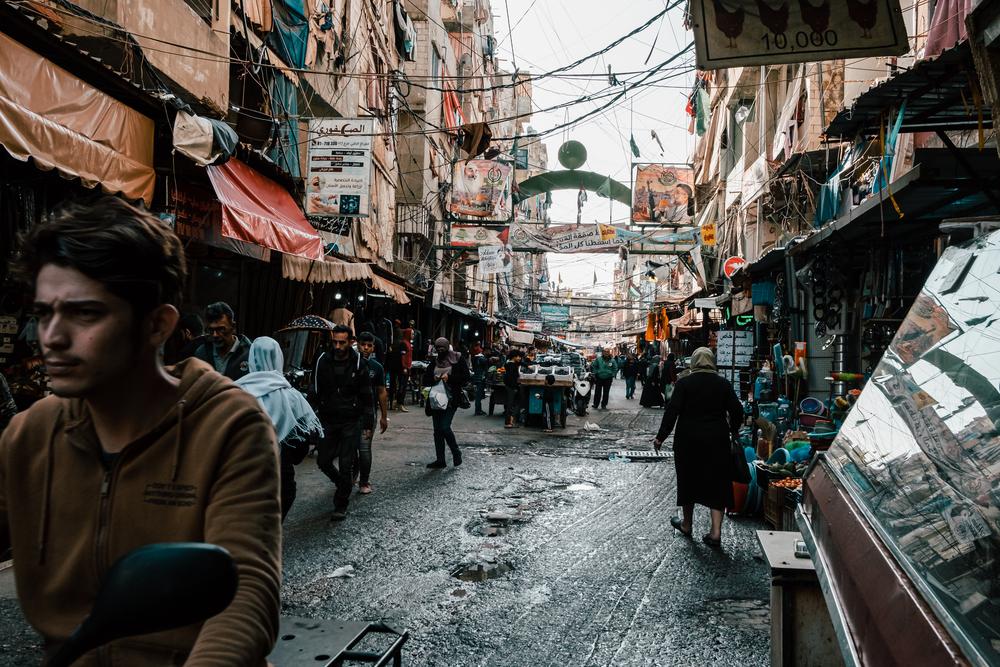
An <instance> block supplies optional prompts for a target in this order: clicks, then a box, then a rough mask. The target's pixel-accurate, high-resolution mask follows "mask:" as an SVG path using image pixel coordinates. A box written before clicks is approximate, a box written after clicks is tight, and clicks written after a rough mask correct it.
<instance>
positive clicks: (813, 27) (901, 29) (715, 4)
mask: <svg viewBox="0 0 1000 667" xmlns="http://www.w3.org/2000/svg"><path fill="white" fill-rule="evenodd" d="M690 11H691V21H692V23H693V30H694V43H695V53H696V64H697V67H698V69H702V70H712V69H722V68H726V67H742V66H745V65H773V64H778V63H802V62H810V61H814V60H836V59H838V58H861V57H865V56H899V55H903V54H904V53H906V52H907V51H908V50H909V43H908V41H907V36H906V26H905V25H904V24H903V14H902V12H901V11H900V9H899V0H691V10H690Z"/></svg>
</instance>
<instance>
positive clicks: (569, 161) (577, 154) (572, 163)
mask: <svg viewBox="0 0 1000 667" xmlns="http://www.w3.org/2000/svg"><path fill="white" fill-rule="evenodd" d="M586 161H587V147H586V146H584V145H583V144H581V143H580V142H579V141H575V140H573V139H570V140H569V141H567V142H566V143H564V144H563V145H562V146H560V147H559V164H561V165H562V166H564V167H566V168H567V169H579V168H580V167H582V166H583V164H584V163H585V162H586Z"/></svg>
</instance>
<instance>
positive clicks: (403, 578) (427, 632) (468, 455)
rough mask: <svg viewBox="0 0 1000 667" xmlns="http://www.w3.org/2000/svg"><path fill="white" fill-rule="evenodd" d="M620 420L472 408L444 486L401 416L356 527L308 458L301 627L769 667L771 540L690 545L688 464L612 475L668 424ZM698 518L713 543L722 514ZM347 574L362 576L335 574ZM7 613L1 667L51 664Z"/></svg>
mask: <svg viewBox="0 0 1000 667" xmlns="http://www.w3.org/2000/svg"><path fill="white" fill-rule="evenodd" d="M610 408H611V409H610V410H608V411H596V412H595V411H592V412H591V415H590V416H589V417H588V418H587V420H589V421H591V422H594V423H597V424H598V425H600V426H601V427H602V430H601V431H596V432H592V431H585V430H583V429H582V427H583V422H584V420H579V419H576V418H575V417H572V416H571V417H570V420H569V424H568V427H567V429H566V430H565V431H560V430H558V429H557V431H556V433H555V434H553V435H550V436H545V434H543V433H542V432H541V430H540V429H537V428H530V427H527V428H520V429H516V430H514V431H509V430H505V429H504V428H503V422H502V419H501V418H500V417H499V416H497V417H492V418H490V417H474V416H472V413H471V410H470V411H460V413H459V416H458V418H457V419H456V423H455V426H456V428H455V430H456V433H457V436H458V441H459V443H460V444H461V445H462V446H463V449H464V452H465V463H464V464H463V465H462V466H461V467H460V468H458V469H455V468H452V467H451V466H449V467H448V468H447V469H446V470H440V471H438V470H434V471H432V470H427V469H425V468H424V464H425V463H426V462H428V461H430V460H432V459H433V444H432V436H431V428H430V419H429V418H428V417H425V416H424V414H423V411H422V409H420V408H412V409H411V412H409V413H406V414H402V413H391V415H390V417H391V424H390V430H389V432H388V433H386V434H385V435H384V436H376V441H375V445H374V447H375V451H374V457H375V464H374V469H373V473H372V484H373V486H374V488H375V492H374V493H373V494H371V495H369V496H360V495H355V496H354V497H353V498H352V503H351V507H350V510H349V516H348V518H347V520H346V521H344V522H342V523H339V524H332V523H331V522H330V521H329V514H330V511H331V509H332V485H331V484H330V483H329V481H328V480H327V479H326V478H325V477H324V476H323V475H322V473H320V472H319V471H318V470H316V467H315V461H314V459H312V458H309V459H307V460H306V461H305V462H303V463H302V465H300V466H299V467H298V479H299V498H298V500H297V502H296V504H295V506H294V508H293V509H292V512H291V514H290V515H289V517H288V520H287V522H286V524H285V563H284V572H285V583H284V587H283V590H282V598H283V599H282V604H283V611H284V613H285V614H288V615H294V616H307V617H315V618H340V619H351V620H379V621H384V622H386V623H389V624H390V625H392V626H395V627H399V628H406V629H408V630H409V631H410V633H411V638H410V640H409V642H408V643H407V645H406V646H405V648H404V664H412V665H448V666H453V665H454V666H463V667H464V666H466V665H470V666H471V665H491V666H492V665H511V666H513V665H741V666H750V665H764V664H766V663H767V661H768V650H769V641H768V631H767V623H768V611H767V597H768V573H767V568H766V566H765V564H764V562H763V560H762V557H761V556H760V550H759V547H758V546H757V542H756V538H755V536H754V534H753V531H754V530H755V529H757V528H761V527H762V526H761V525H760V524H758V523H756V522H750V521H747V520H737V521H731V520H728V519H727V520H726V523H725V525H724V529H723V542H724V548H723V551H722V552H721V553H719V552H716V551H713V550H711V549H709V548H708V547H706V546H704V545H702V544H701V543H700V542H698V541H690V540H686V539H684V538H682V537H679V536H677V535H675V534H674V533H673V531H672V530H671V528H670V525H669V523H668V521H669V519H670V517H671V516H673V514H674V512H675V511H676V508H675V507H674V500H675V499H674V470H673V465H672V464H671V463H670V462H667V461H660V462H653V463H643V462H638V461H633V462H630V463H620V462H611V461H608V460H607V454H608V452H610V451H613V450H616V449H639V448H643V449H648V448H650V441H651V439H652V435H653V433H654V432H655V430H656V427H657V426H658V424H659V420H660V416H661V415H662V411H660V410H649V409H642V408H639V407H638V404H637V401H626V400H625V399H624V386H623V383H622V382H621V381H620V380H619V381H616V382H615V385H614V387H613V390H612V402H611V404H610ZM449 461H450V455H449ZM695 521H696V526H695V534H696V535H701V534H702V533H704V532H707V529H708V513H707V510H704V509H699V510H697V511H696V515H695ZM345 565H351V566H353V568H354V576H353V577H351V578H343V577H333V576H332V575H333V572H334V571H335V570H337V568H340V567H342V566H345ZM457 571H463V572H466V573H467V574H466V575H465V578H466V579H484V580H473V581H467V580H463V579H461V578H458V577H456V576H454V574H455V573H456V572H457ZM493 575H496V576H495V578H486V577H491V576H493ZM7 578H8V579H9V577H7ZM2 579H3V577H2V575H0V596H3V595H5V590H4V586H3V585H2ZM9 593H10V592H9V591H7V592H6V594H7V595H9ZM0 614H2V621H3V622H2V627H0V665H14V664H34V663H33V658H31V657H28V656H31V655H32V652H31V650H30V648H29V649H28V650H25V642H26V641H30V640H29V639H28V638H29V637H30V634H29V632H30V631H28V630H26V629H25V627H24V623H23V620H21V619H20V618H19V614H17V611H16V606H15V605H14V604H13V603H12V601H11V600H9V599H0ZM279 667H280V666H279Z"/></svg>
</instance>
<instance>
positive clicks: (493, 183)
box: [448, 160, 514, 221]
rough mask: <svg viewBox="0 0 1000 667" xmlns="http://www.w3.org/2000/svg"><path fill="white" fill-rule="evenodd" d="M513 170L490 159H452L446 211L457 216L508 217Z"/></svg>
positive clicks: (502, 218)
mask: <svg viewBox="0 0 1000 667" xmlns="http://www.w3.org/2000/svg"><path fill="white" fill-rule="evenodd" d="M513 171H514V170H513V169H512V168H511V166H510V165H509V164H504V163H502V162H495V161H493V160H467V161H465V162H456V163H455V168H454V172H453V174H452V187H451V199H450V201H449V204H448V210H449V211H450V212H451V214H452V215H453V216H455V217H457V218H480V219H483V220H494V221H506V220H508V219H509V218H510V211H511V207H512V202H511V185H510V182H511V175H512V173H513Z"/></svg>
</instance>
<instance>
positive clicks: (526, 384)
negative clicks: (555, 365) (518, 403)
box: [520, 375, 573, 428]
mask: <svg viewBox="0 0 1000 667" xmlns="http://www.w3.org/2000/svg"><path fill="white" fill-rule="evenodd" d="M520 386H521V397H522V406H523V407H524V409H525V411H526V414H527V417H526V419H525V422H527V421H528V420H530V419H531V418H532V417H541V418H542V421H543V423H545V420H546V417H548V418H549V419H551V420H552V421H551V423H548V424H547V425H548V426H549V427H550V428H551V427H552V426H554V425H555V424H556V423H557V422H558V424H559V426H560V428H566V416H567V414H568V413H569V400H568V398H567V396H566V394H567V392H568V391H569V390H572V388H573V376H572V375H564V376H557V375H548V376H547V377H524V376H522V377H521V380H520ZM547 406H548V407H549V408H550V410H551V412H550V413H549V414H548V415H546V407H547Z"/></svg>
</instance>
